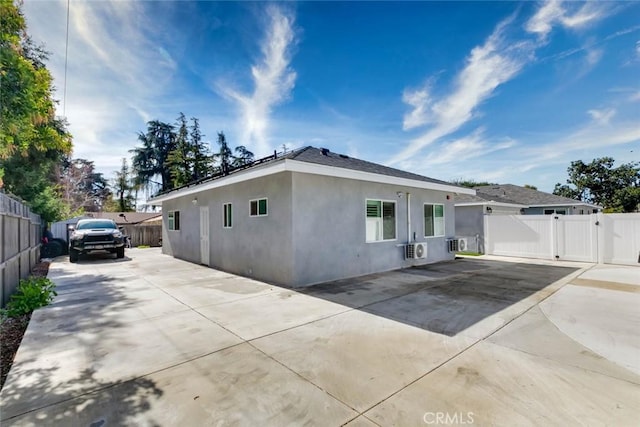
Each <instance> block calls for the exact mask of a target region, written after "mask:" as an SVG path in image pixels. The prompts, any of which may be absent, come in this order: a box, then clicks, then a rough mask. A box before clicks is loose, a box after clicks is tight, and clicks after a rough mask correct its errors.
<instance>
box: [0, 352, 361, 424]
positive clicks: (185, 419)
mask: <svg viewBox="0 0 640 427" xmlns="http://www.w3.org/2000/svg"><path fill="white" fill-rule="evenodd" d="M101 385H102V386H103V389H101V390H99V391H97V392H94V393H90V394H85V395H83V396H80V397H78V398H76V399H73V400H71V401H68V402H64V403H61V404H58V405H54V406H52V407H49V408H46V409H42V410H39V411H35V412H31V413H28V414H26V415H24V416H22V417H19V418H16V419H14V420H11V423H7V425H20V426H41V425H43V424H48V425H51V424H65V423H68V422H69V420H73V424H75V425H84V426H89V425H91V426H97V425H113V426H116V425H140V426H142V425H149V426H150V425H171V426H180V425H183V426H203V425H213V426H234V425H246V426H277V427H279V426H293V425H296V426H297V425H308V426H327V425H335V426H339V425H343V424H345V423H346V422H347V421H349V420H350V419H353V418H355V417H356V416H357V413H356V412H355V411H353V410H352V409H350V408H348V407H347V406H345V405H344V404H342V403H340V402H339V401H337V400H336V399H334V398H333V397H331V396H329V395H328V394H327V393H325V392H324V391H322V390H320V389H319V388H317V387H315V386H313V385H312V384H310V383H309V382H307V381H304V380H303V379H301V378H300V377H299V376H297V375H296V374H294V373H293V372H291V371H290V370H288V369H287V368H285V367H284V366H282V365H280V364H279V363H277V362H275V361H273V360H272V359H270V358H268V357H267V356H265V355H264V354H262V353H261V352H259V351H257V350H256V349H254V348H253V347H251V346H250V345H248V344H242V345H239V346H235V347H232V348H228V349H226V350H222V351H219V352H217V353H214V354H211V355H209V356H206V357H202V358H199V359H197V360H195V361H193V362H191V363H188V364H181V365H179V366H175V367H172V368H169V369H165V370H163V371H161V372H157V373H154V374H151V375H148V376H146V377H145V378H143V379H136V380H134V381H130V382H127V383H124V384H114V386H113V387H109V388H105V386H106V384H101ZM3 425H5V424H4V423H3Z"/></svg>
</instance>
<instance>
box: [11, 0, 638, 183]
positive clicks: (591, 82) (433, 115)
mask: <svg viewBox="0 0 640 427" xmlns="http://www.w3.org/2000/svg"><path fill="white" fill-rule="evenodd" d="M66 6H67V2H66V1H65V0H59V1H35V0H32V1H30V0H26V2H25V5H24V12H25V16H26V18H27V25H28V27H29V33H30V34H31V35H32V36H33V37H34V38H35V39H36V40H38V41H41V42H44V43H45V45H46V48H47V49H48V50H49V51H50V52H51V53H52V56H51V58H50V61H49V68H50V70H51V71H52V74H53V76H54V79H55V81H54V84H55V86H56V88H57V92H56V97H57V98H58V99H60V100H61V102H60V104H59V108H58V114H60V115H62V114H65V115H66V117H67V118H68V120H69V123H70V130H71V132H72V133H73V135H74V156H75V157H82V158H88V159H90V160H93V161H94V162H95V164H96V166H97V168H98V170H99V171H100V172H103V173H105V174H106V175H107V176H112V175H113V171H115V170H117V169H118V168H119V164H120V161H121V158H122V157H127V158H129V157H130V155H129V153H128V151H129V150H130V149H132V148H133V147H134V146H136V144H137V133H138V132H139V131H144V129H145V123H146V121H148V120H152V119H159V120H162V121H168V122H173V121H175V118H176V117H177V116H178V113H179V112H181V111H182V112H184V113H185V114H186V115H187V117H192V116H195V117H198V118H199V119H200V120H201V127H202V130H203V133H204V134H205V139H207V140H209V141H210V142H211V143H212V145H213V146H214V148H215V139H216V133H217V132H218V131H224V132H225V134H226V135H227V140H228V141H229V142H230V143H231V144H232V145H234V146H235V145H246V146H247V147H248V148H249V149H250V150H252V151H253V152H254V153H255V154H256V155H258V156H261V155H267V154H269V153H270V152H272V151H273V150H274V149H278V150H280V147H282V145H283V144H286V145H287V147H289V148H295V147H301V146H305V145H313V146H316V147H327V148H329V149H331V150H332V151H335V152H340V153H345V154H349V155H352V156H356V157H359V158H362V159H365V160H370V161H374V162H378V163H383V164H387V165H390V166H393V167H397V168H400V169H405V170H409V171H412V172H415V173H420V174H423V175H426V176H430V177H433V178H439V179H444V180H451V179H475V180H489V181H492V182H499V183H513V184H518V185H523V184H532V185H536V186H537V187H538V188H539V189H540V190H543V191H551V190H552V189H553V186H554V184H555V183H556V182H564V180H565V179H566V168H567V166H568V165H569V163H570V162H571V161H572V160H578V159H581V160H584V161H590V160H592V159H593V158H596V157H601V156H612V157H614V158H615V159H616V160H618V161H620V162H622V161H624V162H628V161H640V3H637V2H588V3H582V2H558V1H546V2H480V1H478V2H298V3H294V2H286V3H266V2H255V3H250V2H208V1H207V2H205V1H202V2H186V1H180V2H168V1H146V2H127V1H117V2H108V1H71V2H70V10H69V17H70V20H69V44H68V57H67V58H68V63H67V64H68V66H67V80H66V91H65V90H64V89H65V83H64V59H65V34H66V13H67V10H66ZM65 93H66V96H65Z"/></svg>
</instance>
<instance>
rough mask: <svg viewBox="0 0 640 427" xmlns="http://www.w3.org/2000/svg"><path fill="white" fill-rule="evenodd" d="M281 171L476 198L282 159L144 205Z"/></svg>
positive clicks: (458, 189)
mask: <svg viewBox="0 0 640 427" xmlns="http://www.w3.org/2000/svg"><path fill="white" fill-rule="evenodd" d="M280 172H297V173H307V174H312V175H322V176H330V177H334V178H345V179H353V180H358V181H367V182H375V183H380V184H390V185H399V186H403V187H413V188H420V189H425V190H438V191H447V192H451V193H458V194H470V195H475V194H476V191H475V190H473V189H471V188H464V187H458V186H455V185H448V184H440V183H437V182H429V181H421V180H418V179H409V178H400V177H395V176H390V175H383V174H379V173H373V172H363V171H358V170H354V169H347V168H341V167H337V166H327V165H320V164H317V163H310V162H304V161H299V160H294V159H284V160H281V161H279V162H277V163H274V164H271V165H265V166H263V167H259V168H255V169H246V170H243V171H240V172H236V173H234V174H231V175H227V176H225V177H222V178H220V179H216V180H212V181H207V182H204V183H202V184H197V185H194V186H193V187H187V188H184V189H182V190H178V191H175V192H170V193H167V194H163V195H159V196H156V197H152V198H150V199H149V200H147V204H152V205H159V204H162V202H164V201H167V200H172V199H175V198H178V197H184V196H188V195H192V194H196V193H201V192H203V191H207V190H211V189H214V188H220V187H225V186H227V185H232V184H237V183H240V182H244V181H248V180H251V179H257V178H262V177H264V176H269V175H273V174H276V173H280Z"/></svg>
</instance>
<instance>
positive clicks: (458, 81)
mask: <svg viewBox="0 0 640 427" xmlns="http://www.w3.org/2000/svg"><path fill="white" fill-rule="evenodd" d="M512 20H513V16H512V17H509V18H507V19H505V20H504V21H502V22H501V23H499V24H498V25H497V27H496V28H495V29H494V31H493V33H492V34H491V35H490V36H489V37H488V38H487V40H486V41H485V42H484V44H483V45H481V46H476V47H475V48H474V49H473V50H472V51H471V53H470V54H469V56H468V58H467V61H466V65H465V67H464V69H463V70H462V71H461V72H460V73H459V74H458V75H457V76H456V78H455V82H454V87H453V89H452V91H451V92H450V93H449V94H446V95H444V96H443V97H441V98H440V99H434V98H433V97H431V96H430V95H429V83H428V84H427V85H426V86H424V87H422V88H419V89H416V90H413V91H412V90H405V92H404V94H403V100H404V101H405V103H407V104H408V105H410V106H411V107H413V108H412V110H411V111H409V112H408V113H407V114H405V116H404V121H403V127H404V128H405V129H410V128H415V127H418V126H423V125H427V124H428V125H430V128H429V129H428V130H427V131H426V132H425V133H424V134H423V135H421V136H420V137H418V138H416V139H414V140H412V141H411V143H410V144H409V145H408V146H407V147H406V148H405V149H404V150H403V151H402V152H400V153H399V154H398V155H396V156H395V157H394V158H392V159H391V161H390V163H392V164H393V163H398V162H401V161H403V160H405V159H407V158H409V157H411V156H412V155H414V154H415V153H417V152H418V151H420V150H421V149H422V148H424V147H426V146H428V145H430V144H432V143H433V142H435V141H436V140H438V139H440V138H442V137H443V136H446V135H449V134H450V133H452V132H455V131H456V130H458V129H459V128H460V127H461V126H462V125H464V124H465V123H467V122H468V121H469V120H471V119H472V118H473V117H474V114H475V113H476V110H477V108H478V106H479V105H480V104H481V103H482V102H483V101H485V100H487V99H488V98H489V97H490V96H491V95H492V94H493V92H494V91H495V89H496V88H497V87H498V86H500V85H501V84H503V83H505V82H507V81H509V80H510V79H512V78H513V77H514V76H515V75H516V74H517V73H518V72H519V71H520V70H521V69H522V67H523V66H524V64H525V63H526V62H527V60H528V59H529V55H530V54H531V51H532V47H531V45H530V44H529V43H527V42H522V43H509V42H507V40H506V37H505V34H504V33H505V31H506V29H507V27H508V26H509V24H510V23H511V22H512Z"/></svg>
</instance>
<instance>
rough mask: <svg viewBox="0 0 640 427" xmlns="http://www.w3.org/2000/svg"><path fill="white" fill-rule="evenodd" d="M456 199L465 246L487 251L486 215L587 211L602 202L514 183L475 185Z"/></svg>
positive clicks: (460, 235) (576, 212)
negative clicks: (586, 201)
mask: <svg viewBox="0 0 640 427" xmlns="http://www.w3.org/2000/svg"><path fill="white" fill-rule="evenodd" d="M474 190H476V194H475V195H472V194H458V195H457V196H456V200H455V207H456V210H455V216H456V220H455V224H456V234H457V236H458V237H459V238H462V239H465V243H466V248H465V249H466V250H470V251H474V252H481V253H484V216H485V215H554V214H556V215H588V214H591V213H597V212H598V210H600V209H601V207H600V206H596V205H591V204H588V203H584V202H581V201H578V200H573V199H569V198H567V197H561V196H556V195H555V194H549V193H545V192H543V191H538V190H534V189H531V188H526V187H520V186H518V185H513V184H501V185H485V186H479V187H474Z"/></svg>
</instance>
